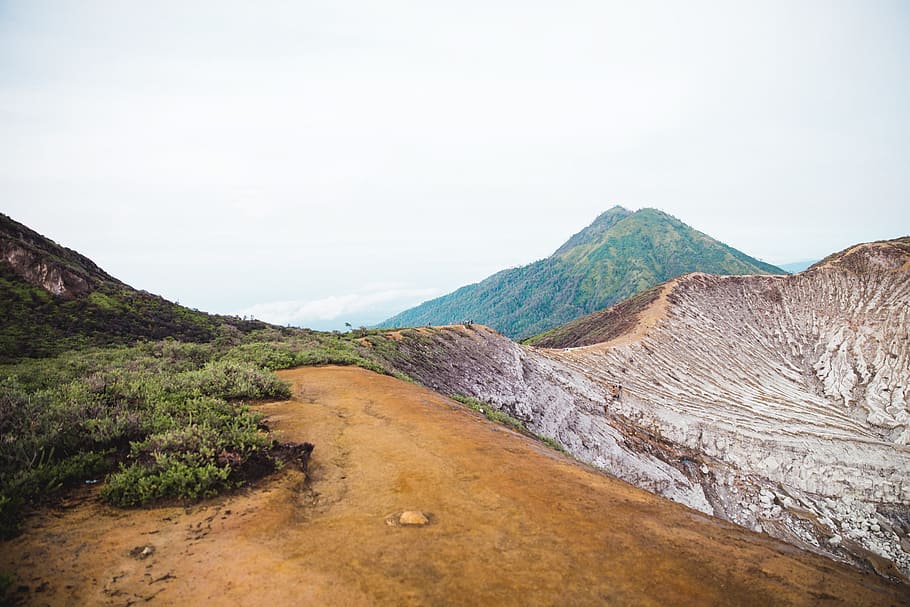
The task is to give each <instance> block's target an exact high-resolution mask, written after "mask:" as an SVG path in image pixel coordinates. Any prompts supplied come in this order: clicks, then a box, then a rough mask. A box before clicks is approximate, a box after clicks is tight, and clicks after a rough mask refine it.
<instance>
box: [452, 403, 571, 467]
mask: <svg viewBox="0 0 910 607" xmlns="http://www.w3.org/2000/svg"><path fill="white" fill-rule="evenodd" d="M450 398H451V399H452V400H455V401H458V402H460V403H461V404H463V405H466V406H467V407H468V408H469V409H472V410H474V411H477V412H478V413H482V414H483V415H484V416H485V417H486V418H487V419H488V420H490V421H492V422H496V423H497V424H502V425H503V426H508V427H509V428H512V429H513V430H517V431H518V432H521V433H522V434H526V435H527V436H531V437H533V438H536V439H537V440H539V441H540V442H542V443H543V444H545V445H546V446H548V447H550V448H551V449H555V450H556V451H559V452H560V453H563V454H565V455H570V454H569V452H568V451H566V449H565V448H564V447H563V446H562V445H561V444H560V443H559V441H557V440H556V439H555V438H550V437H549V436H544V435H543V434H536V433H534V432H531V431H530V430H528V428H527V426H525V425H524V422H522V421H521V420H520V419H517V418H515V417H512V416H511V415H509V414H508V413H506V412H505V411H501V410H499V409H496V408H495V407H493V405H491V404H489V403H485V402H482V401H479V400H477V399H476V398H471V397H470V396H464V395H462V394H455V395H452V396H451V397H450Z"/></svg>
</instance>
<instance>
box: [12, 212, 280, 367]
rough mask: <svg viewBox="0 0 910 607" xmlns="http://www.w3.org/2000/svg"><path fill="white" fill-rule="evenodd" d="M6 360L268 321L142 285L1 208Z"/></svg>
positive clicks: (227, 330)
mask: <svg viewBox="0 0 910 607" xmlns="http://www.w3.org/2000/svg"><path fill="white" fill-rule="evenodd" d="M0 319H2V322H0V362H4V361H6V362H8V361H12V360H17V359H19V358H22V357H40V356H49V355H54V354H57V353H60V352H65V351H68V350H72V349H74V348H81V347H86V346H101V345H111V344H128V343H132V342H134V341H136V340H137V339H163V338H165V337H173V338H175V339H179V340H182V341H192V342H208V341H212V340H214V339H217V338H219V337H224V336H226V335H229V334H231V333H235V332H238V331H239V332H246V331H251V330H254V329H261V328H264V327H265V326H266V325H265V324H264V323H260V322H250V321H242V320H240V319H236V318H230V317H221V316H212V315H209V314H205V313H204V312H199V311H197V310H191V309H189V308H185V307H183V306H179V305H177V304H174V303H172V302H170V301H167V300H166V299H164V298H162V297H159V296H157V295H152V294H151V293H147V292H145V291H137V290H136V289H133V288H132V287H130V286H128V285H126V284H124V283H122V282H120V281H119V280H117V279H115V278H114V277H112V276H110V275H109V274H107V273H106V272H104V271H103V270H102V269H101V268H99V267H98V266H97V265H95V263H94V262H92V261H91V260H90V259H88V258H86V257H84V256H82V255H80V254H79V253H77V252H75V251H72V250H70V249H67V248H65V247H62V246H60V245H58V244H56V243H54V242H52V241H51V240H48V239H47V238H44V237H43V236H41V235H40V234H38V233H36V232H34V231H33V230H31V229H29V228H27V227H26V226H24V225H22V224H20V223H17V222H16V221H13V220H12V219H10V218H9V217H7V216H5V215H2V214H0Z"/></svg>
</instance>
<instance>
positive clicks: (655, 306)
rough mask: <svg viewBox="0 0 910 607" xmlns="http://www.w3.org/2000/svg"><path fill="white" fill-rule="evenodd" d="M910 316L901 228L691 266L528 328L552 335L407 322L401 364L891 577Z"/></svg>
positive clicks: (904, 520) (692, 502)
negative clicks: (557, 325)
mask: <svg viewBox="0 0 910 607" xmlns="http://www.w3.org/2000/svg"><path fill="white" fill-rule="evenodd" d="M908 315H910V239H899V240H895V241H889V242H882V243H872V244H867V245H860V246H857V247H853V248H851V249H848V250H846V251H844V252H841V253H839V254H836V255H833V256H831V257H830V258H828V259H826V260H823V261H822V262H820V263H818V264H816V265H815V266H813V267H812V268H811V269H809V270H808V271H806V272H803V273H801V274H798V275H794V276H744V277H738V276H728V277H724V276H709V275H704V274H692V275H688V276H685V277H682V278H679V279H677V280H675V281H672V282H670V283H667V284H665V285H664V286H662V287H661V288H660V289H658V290H656V291H655V292H652V293H649V294H646V295H645V296H643V297H642V298H641V299H640V300H638V301H635V302H627V303H625V304H623V305H622V306H618V307H617V308H614V309H613V310H608V311H605V312H602V313H598V314H595V315H592V316H590V317H587V318H584V319H582V320H580V321H577V322H576V323H573V324H572V325H569V326H567V327H564V328H562V329H560V330H557V331H554V332H552V333H551V334H549V335H546V336H544V337H542V338H540V339H539V340H538V341H537V344H538V346H548V347H547V348H543V347H533V348H532V347H520V346H518V345H516V344H514V343H512V342H509V341H508V340H506V339H504V338H503V337H501V336H499V335H498V334H496V333H495V332H493V331H489V330H487V329H484V328H481V327H476V326H475V327H460V328H447V329H438V330H431V329H421V330H419V331H417V330H411V331H410V332H404V331H403V332H401V333H400V334H398V337H397V341H396V343H395V345H396V348H397V351H398V353H399V354H398V356H399V358H398V360H397V362H396V365H397V366H398V367H399V368H400V369H401V370H403V371H404V372H406V373H409V374H411V375H412V376H414V377H416V378H417V379H419V380H420V381H422V382H423V383H426V384H427V385H430V386H431V387H435V388H437V389H439V390H441V391H443V392H450V393H461V394H466V395H470V396H473V397H476V398H479V399H482V400H485V401H488V402H490V403H492V404H493V405H494V406H496V407H500V408H503V409H505V410H507V411H509V412H510V413H512V414H513V415H515V416H517V417H519V418H520V419H522V420H524V421H525V422H526V424H528V426H529V427H530V428H531V429H532V430H534V431H536V432H541V433H543V434H546V435H548V436H552V437H554V438H556V439H557V440H559V441H560V442H561V443H562V444H563V445H564V446H565V447H566V448H567V449H568V450H569V451H571V452H572V453H573V454H574V455H575V456H576V457H578V458H579V459H581V460H584V461H588V462H591V463H593V464H595V465H597V466H599V467H601V468H603V469H605V470H607V471H609V472H611V473H613V474H615V475H617V476H619V477H620V478H623V479H625V480H628V481H630V482H632V483H635V484H637V485H639V486H642V487H645V488H647V489H649V490H652V491H655V492H657V493H659V494H662V495H665V496H667V497H670V498H671V499H674V500H676V501H680V502H682V503H685V504H687V505H689V506H692V507H694V508H697V509H699V510H702V511H704V512H709V513H713V514H715V515H717V516H719V517H721V518H725V519H727V520H731V521H734V522H737V523H739V524H741V525H744V526H747V527H750V528H753V529H756V530H762V531H765V532H767V533H769V534H771V535H774V536H775V537H778V538H782V539H785V540H787V541H790V542H792V543H795V544H797V545H799V546H801V547H803V548H807V549H810V550H813V551H817V552H821V553H824V554H828V555H829V556H832V557H834V558H838V559H841V560H847V561H851V562H854V563H856V564H861V565H863V566H866V567H871V568H873V569H875V570H876V571H878V572H879V573H882V574H885V575H892V576H895V577H901V576H902V575H904V576H905V575H907V574H908V573H910V539H908V532H910V482H908V481H907V479H908V478H910V448H908V446H907V442H908V436H910V435H908V428H910V412H908V407H910V403H908V396H910V388H908V386H910V345H908V344H910V323H908V321H910V318H908ZM604 340H607V341H604ZM619 386H621V389H620V388H619ZM901 571H902V572H903V573H900V572H901Z"/></svg>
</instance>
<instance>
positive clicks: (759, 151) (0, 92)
mask: <svg viewBox="0 0 910 607" xmlns="http://www.w3.org/2000/svg"><path fill="white" fill-rule="evenodd" d="M908 33H910V8H908V7H907V5H906V4H905V3H901V2H871V3H862V4H858V3H849V2H840V3H838V2H833V3H832V2H799V3H792V2H770V3H761V4H760V5H754V4H751V3H713V2H696V3H691V4H686V5H685V6H680V5H678V4H675V3H661V2H646V3H636V4H635V5H634V6H630V5H627V4H626V3H610V2H608V3H601V2H569V3H564V4H560V5H558V6H556V5H553V6H542V5H533V4H530V5H529V4H527V3H515V2H504V1H492V2H483V3H472V2H466V3H459V4H458V5H457V6H452V7H448V6H425V5H422V4H417V5H412V4H410V3H404V2H394V1H392V2H383V3H378V2H364V1H357V2H353V3H345V4H344V5H339V4H337V3H321V4H320V3H309V4H307V5H298V4H296V3H290V2H263V3H257V4H256V5H255V7H252V5H250V8H247V7H246V5H243V4H240V3H231V2H217V3H216V2H194V3H180V2H157V3H150V4H139V3H118V2H101V1H84V2H55V3H47V2H41V1H31V2H25V1H11V2H4V3H2V4H0V138H2V141H3V144H2V145H0V160H2V166H0V187H2V189H3V192H4V202H3V204H2V207H0V210H2V211H3V212H4V213H7V214H8V215H10V216H11V217H12V218H13V219H15V220H17V221H20V222H22V223H25V224H26V225H28V226H29V227H31V228H33V229H35V230H36V231H38V232H40V233H42V234H44V235H46V236H48V237H49V238H52V239H53V240H55V241H57V242H58V243H60V244H62V245H64V246H67V247H69V248H72V249H75V250H77V251H79V252H80V253H82V254H84V255H87V256H88V257H90V258H91V259H93V260H94V261H95V262H96V263H98V264H99V265H100V266H101V267H103V268H104V269H105V270H107V271H108V272H110V273H111V274H113V275H114V276H116V277H118V278H119V279H121V280H123V281H124V282H126V283H128V284H131V285H133V286H134V287H136V288H139V289H144V290H147V291H151V292H154V293H158V294H161V295H162V296H164V297H166V298H168V299H171V300H176V301H179V302H180V303H181V304H183V305H186V306H189V307H194V308H198V309H201V310H205V311H208V312H215V313H225V314H239V315H248V314H253V315H255V316H256V317H258V318H261V319H263V320H268V321H271V322H276V323H278V324H288V323H291V324H298V325H303V326H311V327H314V328H337V327H340V326H343V324H344V322H350V323H352V324H354V325H359V324H373V323H375V322H379V321H381V320H383V319H385V318H387V317H389V316H391V315H392V314H394V313H396V312H399V311H401V310H404V309H406V308H408V307H410V306H413V305H416V304H418V303H420V302H422V301H424V300H427V299H430V298H432V297H435V296H439V295H442V294H445V293H448V292H450V291H452V290H454V289H455V288H458V287H460V286H463V285H466V284H469V283H473V282H477V281H479V280H482V279H483V278H485V277H487V276H489V275H490V274H492V273H494V272H496V271H499V270H502V269H505V268H508V267H515V266H520V265H524V264H526V263H529V262H531V261H534V260H537V259H540V258H543V257H546V256H548V255H550V254H551V253H552V252H553V251H555V250H556V249H557V248H558V247H559V245H561V244H562V243H563V242H564V241H565V240H567V239H568V238H569V237H570V236H571V235H572V234H574V233H575V232H577V231H579V230H580V229H582V228H584V227H585V226H586V225H588V224H590V223H591V222H592V221H593V220H594V218H595V217H596V216H597V215H598V214H600V213H601V212H603V211H604V210H606V209H608V208H610V207H612V206H614V205H617V204H619V205H622V206H625V207H626V208H628V209H630V210H633V211H634V210H637V209H639V208H643V207H655V208H659V209H661V210H663V211H666V212H667V213H670V214H672V215H674V216H675V217H677V218H679V219H680V220H681V221H683V222H685V223H686V224H688V225H690V226H692V227H694V228H695V229H697V230H700V231H702V232H704V233H706V234H708V235H710V236H712V237H714V238H716V239H718V240H720V241H722V242H724V243H725V244H728V245H730V246H732V247H734V248H736V249H739V250H741V251H743V252H745V253H747V254H749V255H751V256H753V257H756V258H758V259H761V260H763V261H767V262H769V263H774V264H783V263H788V262H796V261H802V260H807V259H819V258H821V257H824V256H826V255H828V254H830V253H832V252H835V251H837V250H840V249H843V248H845V247H847V246H850V245H852V244H856V243H858V242H864V241H869V240H882V239H887V238H893V237H897V236H901V235H906V234H907V233H908V232H910V204H908V195H907V194H908V191H910V172H908V171H907V170H906V166H907V161H908V157H910V154H908V152H910V121H908V110H907V103H906V100H907V96H908V89H910V85H908V83H907V78H906V74H908V73H910V36H908Z"/></svg>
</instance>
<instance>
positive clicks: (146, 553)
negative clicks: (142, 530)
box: [130, 544, 155, 561]
mask: <svg viewBox="0 0 910 607" xmlns="http://www.w3.org/2000/svg"><path fill="white" fill-rule="evenodd" d="M154 553H155V547H154V546H152V545H151V544H149V545H148V546H136V547H135V548H133V549H132V550H130V556H131V557H133V558H134V559H138V560H140V561H141V560H143V559H147V558H148V557H150V556H152V555H153V554H154Z"/></svg>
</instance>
